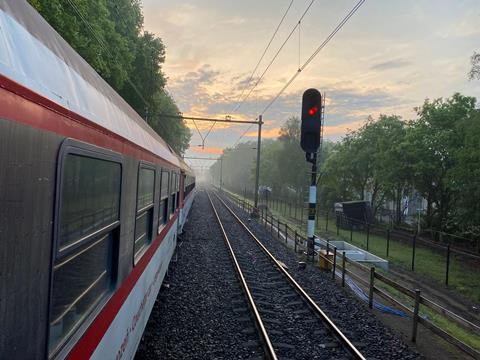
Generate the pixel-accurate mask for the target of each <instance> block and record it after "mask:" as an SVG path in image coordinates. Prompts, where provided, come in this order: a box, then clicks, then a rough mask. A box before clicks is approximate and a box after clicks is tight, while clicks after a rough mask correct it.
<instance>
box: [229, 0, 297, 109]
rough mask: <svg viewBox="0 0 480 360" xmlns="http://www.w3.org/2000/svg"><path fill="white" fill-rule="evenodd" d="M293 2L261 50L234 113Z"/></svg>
mask: <svg viewBox="0 0 480 360" xmlns="http://www.w3.org/2000/svg"><path fill="white" fill-rule="evenodd" d="M293 2H294V0H291V1H290V4H289V5H288V7H287V10H286V11H285V12H284V14H283V16H282V18H281V19H280V22H279V23H278V25H277V27H276V29H275V31H274V32H273V34H272V36H271V37H270V41H269V42H268V44H267V46H266V47H265V50H263V53H262V55H261V56H260V59H259V60H258V61H257V65H255V67H254V69H253V71H252V73H251V74H250V78H249V79H248V81H247V82H246V84H245V86H244V87H243V90H242V92H241V93H240V95H239V96H238V99H237V107H236V108H235V109H234V111H236V110H237V109H238V107H239V106H238V103H239V101H240V99H241V98H242V96H243V94H244V93H245V90H246V89H247V88H248V85H250V82H251V81H252V79H253V76H254V75H255V73H256V71H257V69H258V67H259V66H260V63H261V62H262V60H263V58H264V57H265V54H266V53H267V51H268V49H269V48H270V45H271V44H272V42H273V39H274V38H275V36H276V35H277V32H278V30H279V29H280V26H281V25H282V23H283V20H285V17H286V16H287V14H288V12H289V11H290V8H291V7H292V4H293Z"/></svg>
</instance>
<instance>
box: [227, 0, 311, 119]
mask: <svg viewBox="0 0 480 360" xmlns="http://www.w3.org/2000/svg"><path fill="white" fill-rule="evenodd" d="M314 2H315V0H311V1H310V3H309V4H308V6H307V8H306V9H305V11H304V12H303V14H302V16H301V17H300V19H299V20H298V22H297V23H296V24H295V26H294V27H293V29H292V30H291V31H290V33H289V34H288V36H287V37H286V39H285V40H284V41H283V43H282V45H280V48H279V49H278V50H277V52H276V53H275V55H274V56H273V58H272V60H270V62H269V63H268V65H267V67H266V68H265V70H264V71H263V73H262V74H261V75H260V77H259V78H258V79H257V81H256V82H255V84H254V85H253V87H251V88H250V91H249V92H248V94H247V95H246V96H245V97H244V98H243V99H242V101H241V102H240V103H239V104H238V105H237V107H236V108H235V110H234V111H237V110H238V109H239V108H240V106H242V104H244V103H245V101H246V100H247V99H248V98H249V97H250V95H251V94H252V92H253V90H255V88H256V87H257V86H258V84H260V81H262V79H263V77H264V76H265V74H266V73H267V71H268V70H269V69H270V67H271V66H272V64H273V63H274V62H275V60H276V59H277V57H278V55H279V54H280V53H281V52H282V50H283V48H284V47H285V45H286V44H287V42H288V40H290V38H291V37H292V35H293V34H294V33H295V30H296V29H297V28H298V27H299V26H300V23H301V22H302V20H303V18H304V17H305V15H306V14H307V13H308V11H309V10H310V8H311V6H312V5H313V3H314Z"/></svg>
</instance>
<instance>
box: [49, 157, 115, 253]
mask: <svg viewBox="0 0 480 360" xmlns="http://www.w3.org/2000/svg"><path fill="white" fill-rule="evenodd" d="M120 173H121V166H120V164H118V163H115V162H111V161H106V160H99V159H93V158H90V157H85V156H80V155H76V154H68V155H67V156H66V158H65V162H64V169H63V184H62V188H63V190H62V195H61V197H62V204H61V206H60V211H61V212H60V227H59V238H58V240H59V246H60V248H65V247H66V246H68V245H70V244H72V243H74V242H75V241H78V240H79V239H81V238H83V237H84V236H85V235H87V234H89V233H92V232H94V231H96V230H99V229H101V228H103V227H105V226H107V225H109V224H111V223H112V222H114V221H117V220H119V214H120V181H121V176H120Z"/></svg>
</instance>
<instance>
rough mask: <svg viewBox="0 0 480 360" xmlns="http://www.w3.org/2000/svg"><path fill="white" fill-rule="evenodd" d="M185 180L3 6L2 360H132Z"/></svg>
mask: <svg viewBox="0 0 480 360" xmlns="http://www.w3.org/2000/svg"><path fill="white" fill-rule="evenodd" d="M194 195H195V174H194V173H193V171H192V169H191V168H190V167H189V166H188V165H187V164H186V163H185V162H184V161H183V159H182V158H181V157H180V156H179V155H177V154H176V153H175V152H174V151H173V150H172V149H171V147H170V146H169V145H168V144H167V143H166V142H165V141H164V140H163V139H162V138H161V137H160V136H159V135H158V134H157V133H156V132H155V131H154V130H153V129H152V128H150V127H149V126H148V124H147V123H146V122H145V121H144V120H143V119H142V118H141V117H140V116H139V115H138V114H137V113H136V112H135V111H134V110H133V109H132V108H131V107H130V106H129V105H128V104H127V103H126V102H125V101H124V100H123V99H122V98H121V97H120V96H119V95H118V94H117V93H116V92H115V91H114V90H113V89H112V88H111V87H110V86H109V85H108V84H107V83H106V82H105V81H104V80H103V79H102V78H101V77H100V76H99V74H98V73H97V72H95V70H94V69H93V68H91V67H90V66H89V64H88V63H87V62H86V61H85V60H84V59H83V58H82V57H81V56H80V55H78V54H77V53H76V52H75V51H74V50H73V49H72V48H71V47H70V46H69V44H68V43H67V42H66V41H65V40H64V39H63V38H62V37H61V36H60V35H59V34H58V33H57V32H56V31H55V30H54V29H53V28H52V27H51V26H50V25H49V24H48V23H47V22H46V21H45V20H44V19H43V18H42V17H41V16H40V14H38V13H37V12H36V11H35V10H34V9H33V8H32V7H31V6H30V5H29V4H28V3H27V2H26V1H25V0H2V1H0V359H2V360H3V359H8V360H12V359H102V360H103V359H116V360H120V359H131V358H133V357H134V355H135V352H136V349H137V347H138V344H139V342H140V340H141V337H142V333H143V330H144V328H145V325H146V323H147V320H148V317H149V314H150V311H151V309H152V307H153V305H154V303H155V299H156V297H157V294H158V292H159V289H160V287H161V284H162V281H163V279H164V277H165V274H166V271H167V269H168V267H169V264H170V262H171V259H172V256H173V254H174V251H175V248H176V244H177V241H178V236H179V235H180V234H181V232H182V229H183V226H184V224H185V222H186V219H187V216H188V213H189V210H190V208H191V206H192V202H193V201H194Z"/></svg>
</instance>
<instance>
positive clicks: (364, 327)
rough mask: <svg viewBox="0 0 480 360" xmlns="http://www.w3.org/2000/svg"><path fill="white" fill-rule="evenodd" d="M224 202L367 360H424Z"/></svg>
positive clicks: (346, 294) (354, 299) (362, 306)
mask: <svg viewBox="0 0 480 360" xmlns="http://www.w3.org/2000/svg"><path fill="white" fill-rule="evenodd" d="M224 200H225V202H226V203H227V204H228V205H229V207H230V208H231V209H232V210H234V211H235V213H236V214H237V216H239V217H240V218H241V219H242V221H244V222H245V223H247V224H248V226H249V228H250V230H251V231H252V232H253V233H254V234H255V235H256V236H257V237H258V238H259V240H260V241H261V242H262V243H263V244H264V245H265V246H266V247H267V248H268V249H269V251H270V252H271V253H272V255H273V256H275V257H276V258H277V260H280V261H282V262H283V263H285V264H286V265H287V266H288V271H289V273H290V275H292V276H293V277H294V278H295V280H296V281H297V282H298V283H299V284H300V285H301V286H302V287H303V289H304V290H305V291H306V292H307V293H308V294H309V295H310V296H311V297H312V298H313V299H314V300H315V302H316V303H317V304H318V305H319V306H320V308H321V309H322V310H323V311H324V312H325V313H326V314H327V315H328V316H329V317H330V319H331V320H332V321H333V322H334V323H335V324H336V325H337V327H339V328H340V330H341V331H342V332H343V333H344V334H345V335H346V336H347V338H348V339H349V340H350V341H352V342H353V343H354V345H355V346H356V347H357V349H358V350H360V352H361V353H362V354H363V355H364V356H365V357H367V358H368V359H379V360H380V359H382V360H383V359H421V358H423V357H422V356H421V355H419V354H418V353H416V352H415V351H414V350H413V349H411V348H410V347H409V346H408V345H406V344H405V343H404V342H403V341H402V340H400V339H399V338H398V337H396V336H395V335H394V334H393V333H392V332H391V331H390V330H389V329H388V328H386V327H385V326H384V325H383V324H382V323H380V321H379V320H377V319H376V317H375V315H374V314H373V312H372V311H371V310H370V309H369V308H368V307H367V305H366V304H365V303H363V302H361V301H360V300H359V299H358V298H357V297H355V296H354V295H353V293H351V292H350V291H348V290H346V289H345V288H342V287H341V286H339V285H338V284H335V283H334V282H333V281H332V278H331V273H325V272H322V271H320V270H319V269H318V268H317V267H314V266H311V265H310V264H307V266H306V268H305V269H303V270H302V269H301V268H299V266H298V262H299V258H298V257H297V255H296V254H295V253H294V251H293V250H292V249H290V248H288V247H287V246H286V245H285V244H284V243H283V242H282V241H279V240H278V239H277V238H276V237H273V236H271V235H270V233H269V232H267V231H266V230H265V228H264V227H263V225H260V224H259V223H258V222H256V221H250V220H249V215H248V214H247V213H246V212H244V211H243V210H242V209H241V208H239V207H238V206H236V205H235V204H234V203H233V202H232V201H230V200H229V199H228V198H225V197H224Z"/></svg>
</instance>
